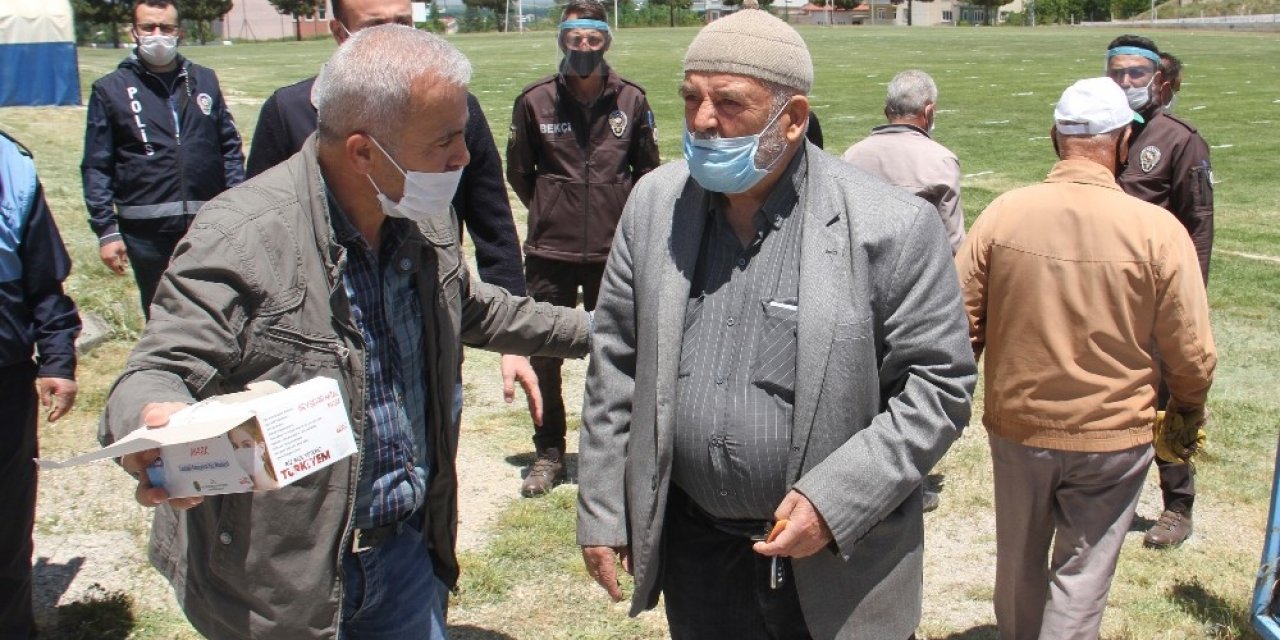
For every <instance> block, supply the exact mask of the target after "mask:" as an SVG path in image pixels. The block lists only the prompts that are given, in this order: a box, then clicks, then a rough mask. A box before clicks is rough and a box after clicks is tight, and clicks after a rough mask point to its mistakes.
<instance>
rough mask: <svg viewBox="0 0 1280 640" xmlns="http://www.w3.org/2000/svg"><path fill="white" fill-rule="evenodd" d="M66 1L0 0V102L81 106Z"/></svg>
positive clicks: (69, 8)
mask: <svg viewBox="0 0 1280 640" xmlns="http://www.w3.org/2000/svg"><path fill="white" fill-rule="evenodd" d="M73 15H74V14H72V13H71V2H70V0H3V2H0V106H5V107H7V106H14V105H49V104H54V105H68V104H75V105H78V104H80V73H79V70H78V69H77V68H76V33H75V27H74V26H73V25H74V23H73V19H74V18H73Z"/></svg>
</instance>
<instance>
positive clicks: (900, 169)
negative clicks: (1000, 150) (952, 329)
mask: <svg viewBox="0 0 1280 640" xmlns="http://www.w3.org/2000/svg"><path fill="white" fill-rule="evenodd" d="M937 106H938V85H937V84H935V83H934V81H933V78H932V77H930V76H929V74H927V73H925V72H923V71H920V70H917V69H909V70H907V71H903V72H901V73H899V74H898V75H896V76H894V77H893V80H891V81H889V91H888V95H887V96H886V97H885V100H884V117H885V119H886V120H888V121H889V124H882V125H880V126H878V127H875V128H873V129H872V130H871V135H869V136H867V137H866V138H863V139H862V141H860V142H858V143H857V144H855V145H853V146H851V147H849V149H848V150H846V151H845V152H844V159H845V162H848V163H850V164H852V165H853V166H855V167H858V168H859V169H862V170H863V171H866V172H868V173H870V174H872V175H875V176H878V177H880V178H882V179H884V181H885V182H888V183H889V184H891V185H894V186H895V187H901V188H903V189H906V190H907V191H909V192H911V193H914V194H916V195H917V196H920V197H921V198H924V199H925V200H928V201H929V204H932V205H933V206H934V207H937V209H938V214H939V215H941V216H942V224H943V225H944V226H946V228H947V241H948V242H949V243H951V252H952V253H955V252H956V251H959V250H960V245H961V244H963V243H964V208H963V207H962V206H961V205H960V160H959V159H957V158H956V154H954V153H952V152H951V150H950V149H948V148H946V147H944V146H942V145H941V144H938V143H937V142H935V141H934V140H933V137H932V136H931V135H930V132H932V131H933V123H934V118H936V117H937Z"/></svg>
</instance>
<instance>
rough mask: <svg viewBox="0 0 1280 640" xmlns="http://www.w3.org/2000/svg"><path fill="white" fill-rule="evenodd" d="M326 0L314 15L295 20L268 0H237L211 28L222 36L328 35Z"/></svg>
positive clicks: (330, 9) (271, 37) (246, 37)
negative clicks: (277, 9) (283, 13)
mask: <svg viewBox="0 0 1280 640" xmlns="http://www.w3.org/2000/svg"><path fill="white" fill-rule="evenodd" d="M332 11H333V9H332V5H331V4H330V3H329V0H325V2H324V4H323V5H321V6H320V8H319V9H318V10H317V11H316V13H315V15H312V16H308V17H306V18H303V19H301V20H298V21H296V22H295V21H294V18H293V16H286V15H282V14H281V13H280V12H279V11H276V7H275V5H273V4H271V3H270V2H268V1H267V0H236V3H235V6H233V7H232V8H231V11H228V12H227V14H226V15H225V16H223V17H222V19H221V20H218V21H215V22H214V23H213V32H214V33H216V34H218V37H219V38H221V39H223V40H285V39H292V38H297V37H299V36H301V37H302V38H303V39H309V38H327V37H329V18H330V17H331V16H332Z"/></svg>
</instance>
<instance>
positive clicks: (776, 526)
mask: <svg viewBox="0 0 1280 640" xmlns="http://www.w3.org/2000/svg"><path fill="white" fill-rule="evenodd" d="M786 528H787V519H786V518H783V519H781V520H779V521H777V522H775V523H773V529H771V530H770V531H769V537H767V538H765V539H764V541H765V544H768V543H770V542H773V541H774V540H775V539H777V537H778V534H780V533H782V530H783V529H786Z"/></svg>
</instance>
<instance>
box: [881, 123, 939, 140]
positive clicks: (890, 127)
mask: <svg viewBox="0 0 1280 640" xmlns="http://www.w3.org/2000/svg"><path fill="white" fill-rule="evenodd" d="M881 133H914V134H917V135H921V136H924V137H926V138H929V139H931V140H932V139H933V136H930V135H929V132H928V131H925V130H924V129H921V128H920V127H917V126H915V125H914V124H906V123H902V124H882V125H880V126H878V127H872V128H871V135H873V136H874V135H878V134H881Z"/></svg>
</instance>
